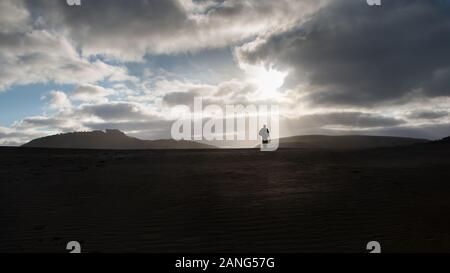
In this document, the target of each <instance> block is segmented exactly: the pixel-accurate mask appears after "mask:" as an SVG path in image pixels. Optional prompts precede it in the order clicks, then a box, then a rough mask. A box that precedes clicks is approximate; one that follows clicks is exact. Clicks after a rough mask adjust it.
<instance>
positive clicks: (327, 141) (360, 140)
mask: <svg viewBox="0 0 450 273" xmlns="http://www.w3.org/2000/svg"><path fill="white" fill-rule="evenodd" d="M428 142H429V140H426V139H417V138H404V137H385V136H361V135H350V136H325V135H307V136H294V137H287V138H281V139H280V146H279V147H280V148H308V149H335V150H355V149H370V148H381V147H398V146H408V145H413V144H419V143H428ZM258 146H259V145H258Z"/></svg>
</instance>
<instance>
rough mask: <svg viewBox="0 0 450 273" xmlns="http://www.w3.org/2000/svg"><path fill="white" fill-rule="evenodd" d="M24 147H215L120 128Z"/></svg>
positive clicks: (49, 139) (60, 136)
mask: <svg viewBox="0 0 450 273" xmlns="http://www.w3.org/2000/svg"><path fill="white" fill-rule="evenodd" d="M22 147H27V148H61V149H106V150H147V149H213V148H216V147H214V146H211V145H207V144H202V143H198V142H193V141H184V140H182V141H176V140H141V139H138V138H134V137H129V136H127V135H126V134H125V133H123V132H121V131H119V130H112V129H111V130H106V131H92V132H73V133H66V134H58V135H53V136H47V137H43V138H38V139H35V140H32V141H30V142H28V143H26V144H24V145H22Z"/></svg>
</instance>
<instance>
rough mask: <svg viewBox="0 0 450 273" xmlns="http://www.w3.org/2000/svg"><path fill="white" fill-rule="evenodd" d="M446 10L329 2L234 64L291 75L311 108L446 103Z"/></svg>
mask: <svg viewBox="0 0 450 273" xmlns="http://www.w3.org/2000/svg"><path fill="white" fill-rule="evenodd" d="M449 11H450V7H449V6H448V5H447V4H445V3H444V2H443V1H419V0H407V1H406V0H399V1H386V2H385V3H383V6H382V7H381V8H373V7H370V6H368V5H365V4H363V3H362V2H361V1H353V0H342V1H333V2H331V3H330V4H329V5H327V6H326V7H324V8H322V9H320V10H319V11H317V12H316V13H315V14H313V15H311V17H310V20H308V21H305V22H304V23H302V24H299V25H296V26H295V27H292V28H290V29H289V30H286V31H281V32H275V33H273V34H272V35H269V36H266V37H260V38H259V39H256V40H255V41H252V42H250V43H248V44H246V45H244V46H242V47H240V48H239V49H238V50H237V52H236V56H237V58H238V59H239V61H240V62H243V63H251V64H258V63H264V64H266V65H269V64H272V65H274V67H275V68H277V69H280V70H282V71H289V72H290V74H289V76H288V78H287V82H286V86H288V87H289V86H290V87H291V88H292V87H295V86H296V85H298V84H303V85H305V84H306V85H308V87H309V90H310V91H311V92H309V93H308V94H307V95H308V97H307V99H308V100H309V101H310V102H311V103H312V104H314V105H340V106H366V107H373V106H377V105H382V104H383V103H386V102H389V103H395V102H396V101H397V100H398V101H399V103H404V101H403V100H401V99H402V98H404V97H405V96H408V95H411V94H415V96H420V95H422V96H428V97H436V96H449V95H450V80H449V79H450V77H449V76H450V65H449V64H448V60H449V59H450V51H449V50H448V48H450V38H449V37H450V36H449V35H448V33H450V16H448V14H449Z"/></svg>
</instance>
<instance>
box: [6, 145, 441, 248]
mask: <svg viewBox="0 0 450 273" xmlns="http://www.w3.org/2000/svg"><path fill="white" fill-rule="evenodd" d="M0 165H1V166H2V167H1V169H0V252H65V245H66V243H67V242H68V241H71V240H78V241H80V242H81V243H82V244H83V250H84V251H87V252H193V253H195V252H365V245H366V243H367V242H368V241H371V240H377V241H380V242H381V243H382V247H383V251H385V252H400V251H401V252H430V251H431V252H438V251H439V252H440V251H446V252H450V220H449V216H448V213H449V211H450V151H449V150H448V149H442V148H441V147H432V146H427V147H426V148H423V147H419V148H394V149H377V150H370V151H353V152H330V151H308V150H280V151H278V152H276V153H260V152H259V151H257V150H214V151H211V150H208V151H207V150H203V151H201V150H197V151H194V150H192V151H81V150H80V151H70V150H27V149H19V148H2V149H0Z"/></svg>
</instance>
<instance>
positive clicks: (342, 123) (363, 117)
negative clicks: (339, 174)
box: [296, 112, 406, 129]
mask: <svg viewBox="0 0 450 273" xmlns="http://www.w3.org/2000/svg"><path fill="white" fill-rule="evenodd" d="M296 121H297V122H298V123H299V124H298V125H299V126H298V127H300V128H323V127H328V128H329V127H333V126H334V127H335V128H339V127H341V128H355V129H367V128H377V127H393V126H398V125H401V124H405V123H406V122H405V121H404V120H400V119H395V118H391V117H384V116H380V115H378V114H372V113H361V112H332V113H320V114H311V115H304V116H300V117H299V118H298V119H296Z"/></svg>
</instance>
